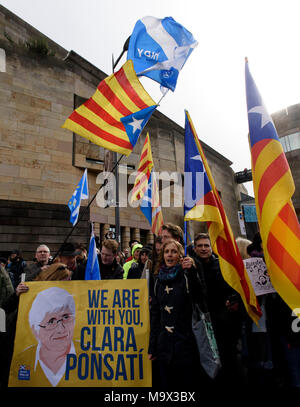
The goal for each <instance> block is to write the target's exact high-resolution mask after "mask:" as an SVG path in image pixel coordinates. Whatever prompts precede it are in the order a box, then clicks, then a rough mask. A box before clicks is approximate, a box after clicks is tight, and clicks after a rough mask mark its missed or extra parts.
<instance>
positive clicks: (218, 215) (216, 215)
mask: <svg viewBox="0 0 300 407" xmlns="http://www.w3.org/2000/svg"><path fill="white" fill-rule="evenodd" d="M185 149H186V152H185V176H186V172H191V173H193V175H194V177H195V178H196V180H197V174H198V182H197V183H194V182H192V183H190V186H189V187H188V188H185V217H184V220H185V221H188V220H197V221H201V222H204V221H206V222H207V225H208V233H209V237H210V240H211V245H212V248H213V251H214V252H215V253H216V254H217V255H218V256H219V262H220V268H221V272H222V275H223V277H224V280H225V281H226V282H227V283H228V284H229V285H230V286H231V287H232V288H233V289H234V290H235V291H237V292H238V293H239V294H240V296H241V298H242V300H243V303H244V306H245V308H246V310H247V312H248V314H249V316H250V317H251V318H252V319H253V321H254V322H256V323H257V322H258V319H259V318H260V316H261V311H260V308H259V305H258V302H257V298H256V295H255V293H254V290H253V287H252V285H251V282H250V279H249V277H248V274H247V271H246V269H245V266H244V263H243V260H242V258H241V255H240V252H239V250H238V248H237V245H236V242H235V239H234V236H233V234H232V231H231V227H230V224H229V222H228V219H227V216H226V214H225V211H224V208H223V204H222V201H221V199H220V196H219V193H218V191H217V189H216V186H215V183H214V180H213V177H212V174H211V172H210V168H209V166H208V163H207V161H206V158H205V155H204V152H203V150H202V147H201V144H200V140H199V138H198V136H197V133H196V131H195V128H194V125H193V123H192V121H191V118H190V115H189V113H188V112H186V117H185ZM192 178H193V177H192ZM185 184H186V182H185ZM195 186H197V190H195V191H192V192H190V196H191V198H190V199H186V197H187V195H186V194H187V191H188V189H191V188H195ZM192 198H193V199H195V202H194V203H193V202H192Z"/></svg>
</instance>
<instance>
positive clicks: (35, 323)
mask: <svg viewBox="0 0 300 407" xmlns="http://www.w3.org/2000/svg"><path fill="white" fill-rule="evenodd" d="M66 308H68V309H69V310H70V312H71V314H72V315H75V302H74V299H73V296H72V295H71V294H70V293H69V292H68V291H66V290H64V289H62V288H59V287H50V288H47V289H46V290H43V291H41V292H39V293H38V295H37V296H36V297H35V299H34V301H33V303H32V305H31V309H30V311H29V315H28V317H29V324H30V327H31V328H32V327H34V329H35V330H36V331H37V332H39V330H40V326H39V324H40V323H41V321H42V320H43V319H44V318H45V315H46V314H47V313H49V312H58V311H60V310H63V309H66Z"/></svg>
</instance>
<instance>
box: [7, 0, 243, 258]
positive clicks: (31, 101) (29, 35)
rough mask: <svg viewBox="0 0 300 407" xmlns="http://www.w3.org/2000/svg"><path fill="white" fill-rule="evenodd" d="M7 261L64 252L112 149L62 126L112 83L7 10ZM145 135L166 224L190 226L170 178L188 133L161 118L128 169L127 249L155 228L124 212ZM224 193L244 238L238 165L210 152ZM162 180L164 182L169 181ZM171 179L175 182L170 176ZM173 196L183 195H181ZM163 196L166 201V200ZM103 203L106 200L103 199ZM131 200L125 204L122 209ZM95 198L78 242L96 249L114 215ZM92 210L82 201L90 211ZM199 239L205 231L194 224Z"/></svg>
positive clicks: (125, 163) (133, 211) (124, 169)
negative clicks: (103, 84)
mask: <svg viewBox="0 0 300 407" xmlns="http://www.w3.org/2000/svg"><path fill="white" fill-rule="evenodd" d="M0 51H1V52H0V70H1V73H0V175H1V178H0V253H3V254H7V253H8V252H9V251H10V250H12V249H13V248H19V249H22V250H23V252H24V257H25V258H26V259H31V258H32V257H33V255H34V251H35V249H36V247H37V245H38V244H41V243H46V244H48V246H49V247H50V249H51V251H52V253H53V252H55V251H57V250H58V249H59V247H60V245H61V244H62V242H63V241H64V238H65V237H66V235H67V234H68V232H69V231H70V223H69V209H68V207H67V202H68V200H69V199H70V197H71V195H72V193H73V192H74V189H75V187H76V185H77V184H78V182H79V180H80V178H81V176H82V174H83V170H84V169H85V168H87V169H88V181H89V190H90V196H91V197H92V196H93V195H94V194H95V193H96V192H97V190H98V189H99V178H98V176H99V174H100V175H101V173H102V172H103V161H104V150H103V148H100V147H99V146H96V145H94V144H92V143H90V142H89V141H88V140H86V139H84V138H82V137H80V136H78V135H75V134H72V133H71V132H70V131H68V130H66V129H62V128H61V126H62V124H63V123H64V121H65V120H66V118H67V117H68V116H69V115H70V114H71V112H72V111H73V110H74V108H75V107H76V106H78V105H79V104H80V102H82V101H83V100H84V99H87V98H89V97H91V95H92V94H93V93H94V91H95V88H96V86H97V85H98V84H99V82H100V81H101V80H102V79H104V78H105V77H106V74H105V73H103V72H102V71H101V70H99V69H98V68H96V67H95V66H93V65H92V64H90V63H89V62H88V61H86V60H85V59H83V58H82V57H80V56H79V55H78V54H76V53H75V52H73V51H70V52H68V51H67V50H65V49H63V48H62V47H60V46H59V45H57V44H56V43H55V42H53V41H52V40H51V39H49V38H47V37H45V36H44V35H43V34H42V33H40V32H39V31H37V30H36V29H34V28H33V27H32V26H30V25H29V24H27V23H26V22H24V21H23V20H21V19H20V18H18V17H17V16H15V15H14V14H13V13H11V12H10V11H8V10H7V9H5V8H4V7H3V6H0ZM147 131H148V132H149V134H150V139H151V145H152V153H153V158H154V165H155V169H156V171H157V172H158V173H159V174H161V181H160V190H161V192H166V189H168V188H169V189H170V204H171V205H168V203H165V202H162V206H163V217H164V221H165V222H173V223H176V224H179V225H180V226H182V227H183V207H182V206H180V205H177V206H176V207H174V204H173V202H174V199H175V200H176V202H177V203H178V200H179V201H180V198H181V199H182V196H181V197H180V196H178V192H176V191H177V190H176V188H175V190H174V184H175V186H176V185H177V181H176V179H175V178H174V179H172V180H171V183H170V185H171V186H170V187H168V177H169V175H170V174H171V173H178V174H179V175H178V179H179V178H180V177H181V176H182V174H183V171H184V129H183V128H181V127H180V126H179V125H177V124H176V123H174V122H173V121H172V120H170V119H169V118H168V117H166V116H165V115H163V114H162V113H160V112H159V111H156V112H155V113H154V114H153V116H152V117H151V119H150V121H149V122H148V124H147V126H146V129H145V130H144V131H143V133H142V135H141V136H140V139H139V140H138V142H137V145H136V146H135V148H134V151H133V152H132V154H130V156H129V157H128V158H126V157H124V158H122V160H121V161H120V189H121V190H122V191H123V195H122V193H121V208H120V224H121V244H122V247H123V248H124V247H127V246H128V243H129V240H130V239H132V238H137V239H138V240H141V241H142V242H143V243H146V242H148V243H151V242H152V241H153V235H152V233H151V232H150V230H149V229H150V227H149V224H148V223H147V221H146V219H145V218H144V216H143V215H142V213H141V211H140V210H139V209H138V208H131V207H129V206H128V205H125V202H124V200H125V201H126V200H127V193H128V192H129V191H130V186H128V185H127V184H128V178H129V177H130V174H131V173H132V172H133V171H134V170H135V169H137V167H138V163H139V158H140V153H141V149H142V146H143V143H144V140H145V135H146V133H147ZM203 148H204V151H205V154H206V157H207V160H208V162H209V164H210V167H211V170H212V173H213V176H214V179H215V183H216V186H217V189H218V190H219V191H220V193H221V198H222V201H223V204H224V207H225V210H226V213H227V215H228V218H229V221H230V224H231V226H232V229H233V232H234V234H235V235H239V234H240V230H239V224H238V217H237V211H238V201H239V200H240V190H241V189H242V190H244V189H243V187H241V186H239V185H237V184H236V183H235V180H234V172H233V170H232V169H231V167H230V166H231V164H232V163H231V162H230V161H229V160H228V159H226V158H225V157H224V156H222V155H221V154H219V153H218V152H217V151H215V150H213V149H212V148H210V147H209V146H208V145H206V144H205V143H203ZM163 172H164V173H163ZM169 178H170V177H169ZM174 191H175V192H174ZM162 195H163V194H162ZM97 198H98V196H97ZM122 200H123V201H122ZM98 202H99V200H98V199H95V201H94V202H93V203H92V205H91V206H90V208H89V211H86V212H85V216H84V219H83V220H82V221H81V222H80V223H79V224H78V227H77V228H76V229H75V231H74V233H73V234H72V237H71V238H70V240H73V241H74V242H78V241H80V242H83V243H85V244H87V243H88V240H89V234H90V227H89V222H87V221H88V220H90V221H91V222H93V223H94V229H95V231H96V234H97V235H98V236H99V237H100V239H102V238H103V237H104V235H105V234H106V233H107V231H109V230H110V229H111V228H113V227H114V225H115V209H114V208H112V207H108V208H101V207H99V205H98ZM86 204H87V203H86V202H85V201H83V202H82V210H84V205H86ZM192 223H193V225H192V230H194V231H199V230H203V228H205V225H204V224H202V223H199V222H192Z"/></svg>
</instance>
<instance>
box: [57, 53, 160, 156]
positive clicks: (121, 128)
mask: <svg viewBox="0 0 300 407" xmlns="http://www.w3.org/2000/svg"><path fill="white" fill-rule="evenodd" d="M156 107H157V105H156V104H155V102H154V101H153V100H152V98H151V97H150V96H149V95H148V93H147V92H146V91H145V89H144V88H143V86H142V84H141V83H140V81H139V79H138V77H137V76H136V73H135V71H134V68H133V64H132V61H131V60H129V61H127V62H126V63H125V64H124V65H123V66H122V68H121V69H120V70H119V71H118V72H116V73H114V74H112V75H110V76H108V77H107V78H106V79H104V80H103V81H102V82H100V84H99V85H98V87H97V90H96V92H95V93H94V95H93V96H92V97H91V98H90V99H88V100H87V101H86V102H85V103H83V104H82V105H81V106H79V107H78V108H77V109H76V110H74V112H73V113H72V114H71V115H70V116H69V118H68V119H67V120H66V121H65V123H64V125H63V126H62V127H64V128H66V129H69V130H71V131H73V132H74V133H77V134H79V135H80V136H82V137H85V138H87V139H88V140H90V141H91V142H92V143H94V144H97V145H99V146H101V147H104V148H106V149H107V150H112V151H115V152H117V153H120V154H125V155H126V156H128V155H129V154H130V153H131V152H132V150H133V147H134V146H135V144H136V142H137V139H138V137H139V135H140V133H141V131H142V130H143V128H144V126H145V125H146V123H147V121H148V120H149V118H150V117H151V115H152V113H153V111H154V110H155V109H156Z"/></svg>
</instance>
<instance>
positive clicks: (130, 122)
mask: <svg viewBox="0 0 300 407" xmlns="http://www.w3.org/2000/svg"><path fill="white" fill-rule="evenodd" d="M156 108H157V105H154V106H149V107H147V108H146V109H143V110H139V111H138V112H136V113H132V114H130V115H129V116H124V117H122V118H121V122H122V123H123V124H124V127H125V130H126V133H127V136H128V138H129V141H130V143H131V144H132V147H134V146H135V145H136V142H137V140H138V138H139V135H140V134H141V132H142V130H143V128H144V127H145V125H146V123H147V121H148V120H149V119H150V117H151V115H152V113H153V112H154V110H155V109H156Z"/></svg>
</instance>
